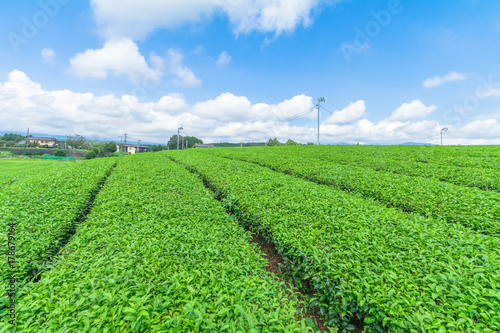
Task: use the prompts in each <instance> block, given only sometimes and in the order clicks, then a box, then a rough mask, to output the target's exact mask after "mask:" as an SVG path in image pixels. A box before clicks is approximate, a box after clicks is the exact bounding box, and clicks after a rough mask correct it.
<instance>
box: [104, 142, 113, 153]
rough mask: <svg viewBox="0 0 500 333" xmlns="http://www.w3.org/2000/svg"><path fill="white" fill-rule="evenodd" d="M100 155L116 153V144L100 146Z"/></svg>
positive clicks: (110, 143)
mask: <svg viewBox="0 0 500 333" xmlns="http://www.w3.org/2000/svg"><path fill="white" fill-rule="evenodd" d="M101 153H111V154H112V153H116V143H114V142H108V143H105V144H103V145H102V147H101Z"/></svg>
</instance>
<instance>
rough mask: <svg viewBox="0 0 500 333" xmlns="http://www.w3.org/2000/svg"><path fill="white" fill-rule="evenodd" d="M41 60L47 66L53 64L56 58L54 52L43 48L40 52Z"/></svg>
mask: <svg viewBox="0 0 500 333" xmlns="http://www.w3.org/2000/svg"><path fill="white" fill-rule="evenodd" d="M41 55H42V58H43V60H45V62H46V63H48V64H53V63H54V58H55V57H56V52H55V51H54V50H52V49H49V48H45V49H43V50H42V52H41Z"/></svg>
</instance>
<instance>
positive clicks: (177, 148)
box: [177, 126, 184, 150]
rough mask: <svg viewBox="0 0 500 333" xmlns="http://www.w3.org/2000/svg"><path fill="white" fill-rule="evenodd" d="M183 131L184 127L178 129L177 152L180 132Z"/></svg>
mask: <svg viewBox="0 0 500 333" xmlns="http://www.w3.org/2000/svg"><path fill="white" fill-rule="evenodd" d="M181 130H184V128H182V126H181V127H179V128H178V129H177V150H179V135H180V134H179V132H180V131H181Z"/></svg>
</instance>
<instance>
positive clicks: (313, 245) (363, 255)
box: [164, 151, 500, 332]
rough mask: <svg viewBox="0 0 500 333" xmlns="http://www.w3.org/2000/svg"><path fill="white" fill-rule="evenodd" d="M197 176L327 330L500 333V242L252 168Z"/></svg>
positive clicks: (206, 169)
mask: <svg viewBox="0 0 500 333" xmlns="http://www.w3.org/2000/svg"><path fill="white" fill-rule="evenodd" d="M164 154H166V155H167V156H169V157H171V158H173V159H175V160H176V161H179V162H180V163H182V164H184V165H185V166H186V167H188V168H190V169H191V170H193V171H195V172H198V173H200V174H201V175H202V176H203V177H204V178H205V181H206V182H207V183H208V184H211V186H212V187H213V188H214V190H216V191H217V193H218V194H219V196H221V197H224V198H225V201H226V203H227V207H228V208H230V209H232V210H233V211H234V212H235V213H237V214H238V215H239V216H240V218H242V219H244V221H245V223H248V224H251V225H253V226H254V228H257V229H260V230H261V231H263V232H264V233H266V234H267V235H268V237H270V238H271V239H272V240H273V241H274V242H276V243H277V244H278V246H279V248H280V252H281V253H282V254H283V255H284V256H285V257H286V262H287V267H288V269H289V270H290V272H291V273H292V275H293V276H294V278H295V280H296V282H297V283H298V284H299V285H301V286H302V288H305V289H307V288H312V289H314V290H315V291H316V294H317V299H316V302H315V304H317V305H318V306H319V308H320V311H321V313H322V314H323V315H324V316H325V319H326V320H327V321H328V324H329V325H331V326H337V327H339V328H341V329H343V330H344V331H346V332H347V331H349V330H352V329H354V326H353V324H354V323H356V322H357V321H358V320H362V321H364V323H365V329H366V331H368V332H385V331H386V330H388V331H390V332H498V331H500V311H499V309H500V291H499V288H500V275H499V274H498V272H499V271H500V239H498V238H497V237H492V236H488V235H482V234H478V233H475V232H473V231H471V230H469V229H467V228H465V227H464V226H462V225H460V224H449V223H446V222H445V221H442V220H434V219H426V218H424V217H422V216H420V215H416V214H407V213H403V212H401V211H399V210H396V209H391V208H386V207H383V206H381V205H379V204H377V203H376V202H373V201H371V200H366V199H363V198H359V197H355V196H353V195H351V194H349V193H346V192H344V191H340V190H337V189H334V188H331V187H327V186H322V185H318V184H314V183H311V182H309V181H306V180H302V179H299V178H295V177H291V176H288V175H284V174H281V173H276V172H273V171H272V170H270V169H268V168H264V167H260V166H257V165H254V164H250V163H245V162H241V161H235V160H229V159H225V158H220V157H215V156H212V155H211V154H209V153H200V152H196V151H185V152H167V153H164Z"/></svg>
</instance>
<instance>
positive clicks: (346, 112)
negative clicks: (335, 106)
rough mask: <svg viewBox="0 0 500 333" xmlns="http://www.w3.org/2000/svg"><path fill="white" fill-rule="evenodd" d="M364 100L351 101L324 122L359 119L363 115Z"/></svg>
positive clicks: (364, 109)
mask: <svg viewBox="0 0 500 333" xmlns="http://www.w3.org/2000/svg"><path fill="white" fill-rule="evenodd" d="M365 112H366V106H365V101H363V100H361V101H357V102H356V103H351V104H349V106H347V107H345V108H344V109H343V110H341V111H335V112H334V113H333V115H332V116H331V117H330V118H328V119H327V120H326V122H325V123H326V124H336V123H345V122H352V121H356V120H359V119H360V118H362V117H363V116H364V115H365Z"/></svg>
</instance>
